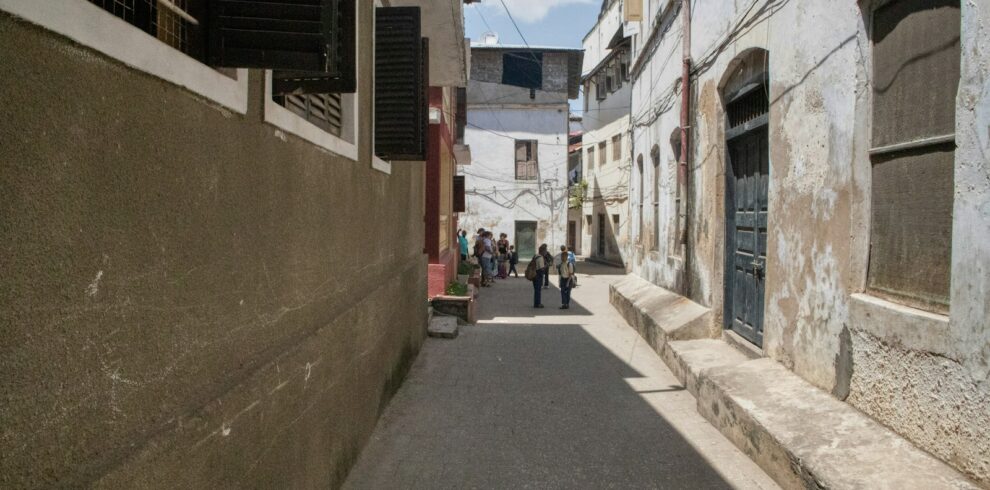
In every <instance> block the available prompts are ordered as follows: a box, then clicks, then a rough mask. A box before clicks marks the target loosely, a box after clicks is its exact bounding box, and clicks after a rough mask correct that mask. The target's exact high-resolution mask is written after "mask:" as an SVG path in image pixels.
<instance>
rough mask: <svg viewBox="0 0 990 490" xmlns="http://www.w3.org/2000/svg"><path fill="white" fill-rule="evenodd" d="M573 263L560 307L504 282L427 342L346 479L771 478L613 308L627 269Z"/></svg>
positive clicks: (370, 482)
mask: <svg viewBox="0 0 990 490" xmlns="http://www.w3.org/2000/svg"><path fill="white" fill-rule="evenodd" d="M578 270H579V271H580V272H579V284H580V287H578V288H576V289H574V290H573V297H572V303H571V309H569V310H559V309H557V306H558V305H559V303H560V294H559V290H558V289H557V288H556V287H551V289H548V290H544V298H543V303H544V304H545V305H546V307H547V308H546V309H544V310H535V309H533V308H532V307H531V303H532V286H531V284H530V283H529V282H528V281H526V280H525V279H523V278H521V277H520V278H518V279H516V278H510V279H505V280H502V281H500V282H498V283H497V284H496V285H495V286H494V287H492V288H486V289H485V290H484V291H483V293H482V294H483V295H484V301H481V302H480V309H479V312H478V323H477V324H476V325H469V326H462V327H461V330H460V335H459V336H458V337H457V338H455V339H449V340H448V339H433V338H431V339H428V340H427V341H426V344H425V345H424V346H423V350H422V351H421V352H420V355H419V357H418V358H417V359H416V362H415V363H414V364H413V367H412V369H411V371H410V373H409V375H408V377H407V378H406V381H405V382H404V384H403V386H402V388H400V389H399V391H398V392H397V393H396V395H395V397H394V398H393V399H392V401H391V402H390V404H389V406H388V408H387V409H386V410H385V412H384V413H383V415H382V418H381V420H380V421H379V423H378V426H377V428H376V429H375V432H374V435H373V436H372V438H371V441H370V442H369V443H368V445H367V446H366V447H365V449H364V450H363V451H362V454H361V457H360V459H359V460H358V462H357V464H356V466H355V467H354V469H353V470H352V472H351V474H350V476H349V477H348V480H347V482H346V484H345V488H349V489H352V490H357V489H380V488H424V489H426V488H707V489H715V488H741V489H761V488H762V489H768V488H778V487H777V485H776V484H775V483H774V482H773V480H772V479H770V477H768V476H767V475H766V474H764V473H763V472H762V471H761V470H760V469H759V468H758V467H757V466H756V464H755V463H753V462H752V461H751V460H750V459H749V458H748V457H746V456H745V455H744V454H743V453H742V452H740V451H739V450H738V449H736V447H735V446H733V445H732V443H730V442H729V441H728V440H727V439H725V438H724V437H723V436H722V435H721V434H720V433H719V432H718V430H716V429H715V428H714V427H713V426H712V425H711V424H709V423H708V422H706V421H705V420H704V419H703V418H702V417H701V415H699V414H698V412H697V411H696V410H695V400H694V397H692V396H691V395H690V394H689V393H688V392H687V391H685V390H684V388H683V386H681V384H680V383H679V382H678V381H677V379H676V378H675V377H674V376H673V375H672V374H671V372H670V370H668V369H667V367H666V366H665V365H664V364H663V362H662V361H661V360H660V358H659V357H658V356H657V354H656V353H655V352H654V351H653V350H652V349H651V348H650V346H649V345H647V344H646V343H645V342H644V341H643V339H642V338H640V337H639V335H638V334H637V333H636V332H635V331H634V330H633V329H632V328H630V327H629V326H628V325H627V324H626V322H625V321H624V320H623V319H622V318H621V317H620V316H619V315H618V313H616V311H615V309H614V308H612V306H611V305H609V302H608V285H609V284H610V283H612V282H614V281H616V280H617V279H620V278H621V277H623V276H624V274H623V271H622V269H618V268H614V267H609V266H604V265H597V264H593V263H580V264H579V265H578ZM553 279H555V277H554V278H553ZM551 282H553V281H552V280H551Z"/></svg>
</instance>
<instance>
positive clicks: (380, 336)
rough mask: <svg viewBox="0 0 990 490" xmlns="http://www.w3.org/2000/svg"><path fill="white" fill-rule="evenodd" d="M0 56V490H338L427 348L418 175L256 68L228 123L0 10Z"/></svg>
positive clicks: (157, 83)
mask: <svg viewBox="0 0 990 490" xmlns="http://www.w3.org/2000/svg"><path fill="white" fill-rule="evenodd" d="M371 8H372V5H371V3H370V2H367V3H365V2H362V3H361V14H360V18H364V19H370V18H371V16H370V9H371ZM108 17H109V15H108ZM362 25H363V27H364V28H362V29H361V31H360V32H361V34H360V36H361V37H360V39H359V40H360V42H359V45H360V46H372V45H373V44H372V43H371V37H370V36H371V32H370V31H371V30H370V29H368V28H367V27H370V24H368V23H365V24H362ZM0 59H2V60H3V66H4V72H5V77H4V81H3V83H2V84H0V97H2V98H3V99H4V100H6V101H8V102H5V103H4V109H3V111H2V112H3V119H2V121H0V141H3V144H2V145H0V167H2V169H0V242H2V243H3V244H4V245H3V251H2V253H0V270H3V275H4V280H3V286H0V320H2V321H0V329H2V335H0V371H2V372H3V373H4V374H3V377H2V381H0V392H2V394H3V400H4V401H3V403H2V404H0V420H2V421H3V423H2V424H0V427H2V428H0V434H2V435H0V454H3V457H2V458H0V482H2V483H0V485H2V486H6V487H51V486H66V487H75V486H96V487H115V488H121V487H130V488H133V487H161V486H169V487H190V488H202V487H211V486H214V487H230V486H240V487H296V488H311V487H333V486H337V485H339V484H340V483H341V482H342V481H343V478H344V477H345V475H346V474H347V471H348V469H349V468H350V466H351V464H352V463H353V461H354V459H355V458H356V456H357V454H358V451H359V450H360V448H361V447H362V445H363V444H364V442H365V441H366V440H367V438H368V437H369V436H370V434H371V431H372V430H373V428H374V425H375V422H376V419H377V416H378V414H379V413H380V411H381V410H382V408H383V407H384V406H385V403H386V402H387V401H388V399H389V397H390V396H391V394H392V393H393V391H394V390H395V389H396V388H397V387H398V383H399V382H400V381H401V379H402V377H403V374H404V372H405V369H406V368H407V367H408V366H409V364H410V363H411V362H412V360H413V359H414V357H415V355H416V353H417V351H418V350H419V347H420V345H421V343H422V341H423V338H424V337H425V323H426V308H425V307H424V304H423V298H424V297H425V295H426V275H427V274H426V258H425V256H424V255H423V254H422V247H421V246H420V245H419V244H422V243H423V225H422V223H423V221H422V213H423V188H424V186H423V184H424V182H423V164H422V163H421V162H420V163H400V162H393V164H392V170H391V174H385V173H383V172H379V171H377V170H373V169H372V168H371V162H370V159H371V148H370V146H369V145H368V144H367V142H368V141H370V140H371V138H370V134H371V133H370V131H371V122H370V120H369V119H367V118H365V119H363V120H362V123H361V126H360V128H359V129H360V141H362V142H363V143H362V144H361V145H360V147H359V155H360V158H359V159H358V160H357V161H354V160H350V159H346V158H342V157H340V156H338V155H335V154H333V153H330V152H328V151H326V150H324V149H321V148H319V147H317V146H315V145H313V144H310V143H308V142H306V141H303V140H302V139H299V138H297V137H296V136H294V135H292V134H287V133H285V132H283V131H280V130H278V129H276V128H275V127H273V126H270V125H268V124H266V123H264V122H263V120H262V112H261V110H262V109H261V108H262V102H263V97H264V96H263V95H262V82H263V77H262V74H261V72H251V73H250V93H249V97H250V98H249V105H248V113H247V114H246V115H241V114H236V113H232V112H230V111H228V110H226V109H223V108H220V107H218V106H215V105H214V104H212V103H210V102H207V101H205V100H203V99H202V98H200V97H198V96H196V95H194V94H193V93H191V92H189V91H187V90H185V89H183V88H180V87H177V86H174V85H171V84H169V83H166V82H164V81H162V80H159V79H156V78H153V77H151V76H149V75H146V74H144V73H141V72H138V71H136V70H134V69H132V68H129V67H127V66H124V65H122V64H120V63H118V62H116V61H114V60H111V59H109V58H107V57H105V56H103V55H101V54H98V53H96V52H94V51H91V50H89V49H87V48H85V47H82V46H79V45H76V44H74V43H72V42H70V41H68V40H66V39H64V38H61V37H59V36H57V35H54V34H53V33H51V32H50V31H46V30H44V29H42V28H39V27H36V26H33V25H29V24H27V23H24V22H21V21H18V20H15V19H14V18H12V17H10V16H8V15H6V14H0ZM359 61H360V65H359V66H360V67H362V68H361V72H360V75H359V78H360V79H361V80H370V67H371V65H372V63H371V51H370V49H366V48H362V49H361V50H360V52H359ZM360 86H361V87H362V88H363V89H364V90H363V91H362V93H361V96H360V101H359V105H360V107H361V108H363V110H362V112H365V113H366V112H367V109H369V108H370V107H371V93H370V92H371V91H370V90H368V88H370V87H369V85H368V84H367V82H362V84H361V85H360ZM12 101H17V102H16V103H12ZM397 243H399V244H405V245H406V246H396V244H397ZM409 245H411V246H409Z"/></svg>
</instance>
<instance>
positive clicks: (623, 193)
mask: <svg viewBox="0 0 990 490" xmlns="http://www.w3.org/2000/svg"><path fill="white" fill-rule="evenodd" d="M624 90H625V89H624ZM618 94H619V92H616V93H615V94H612V95H618ZM627 95H628V92H627ZM627 100H628V99H627ZM626 110H628V109H626ZM591 127H593V128H596V129H592V130H588V131H585V133H584V135H582V146H583V148H582V151H583V152H584V166H585V170H584V180H585V181H587V182H588V195H587V199H586V200H585V202H584V205H583V206H582V208H583V209H582V212H583V213H584V215H585V216H588V215H590V216H591V217H592V223H591V226H590V227H585V230H584V240H585V243H586V244H588V246H587V247H586V250H585V253H586V254H587V255H588V256H593V257H597V258H600V259H604V260H608V261H610V262H614V263H618V264H623V263H625V257H624V252H625V251H626V250H627V249H628V245H629V243H628V242H629V231H630V229H631V228H632V227H633V226H635V224H634V223H633V222H632V220H630V214H629V209H630V205H631V204H630V200H629V189H630V184H631V180H630V178H631V175H633V174H634V173H635V169H633V167H634V165H633V163H632V161H631V160H630V156H629V155H630V150H631V145H630V136H629V118H628V117H622V118H616V119H614V120H612V121H610V122H608V123H607V124H602V123H601V122H598V123H593V124H592V126H591ZM616 135H620V136H621V137H622V139H621V145H622V146H621V150H620V153H619V154H620V159H619V160H618V161H616V160H614V159H613V158H612V157H613V156H614V153H613V149H612V148H613V147H612V138H613V137H614V136H616ZM602 142H604V143H605V163H604V164H603V165H599V163H598V162H599V158H600V155H599V153H600V147H599V146H598V145H599V143H602ZM592 147H594V148H595V154H594V155H595V160H594V162H592V161H590V160H589V159H588V153H587V150H588V148H592ZM602 214H604V215H605V223H606V224H605V253H604V255H602V254H599V253H598V234H599V225H598V220H599V218H600V215H602ZM614 215H618V216H619V226H618V227H616V226H615V223H614V218H613V216H614Z"/></svg>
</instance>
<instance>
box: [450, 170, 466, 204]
mask: <svg viewBox="0 0 990 490" xmlns="http://www.w3.org/2000/svg"><path fill="white" fill-rule="evenodd" d="M466 210H467V207H466V206H465V205H464V176H463V175H455V176H454V209H453V211H454V212H455V213H463V212H464V211H466Z"/></svg>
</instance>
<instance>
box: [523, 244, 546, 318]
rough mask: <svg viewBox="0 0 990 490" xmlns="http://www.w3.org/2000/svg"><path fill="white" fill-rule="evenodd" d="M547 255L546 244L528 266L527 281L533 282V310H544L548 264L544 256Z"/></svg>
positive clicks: (541, 246)
mask: <svg viewBox="0 0 990 490" xmlns="http://www.w3.org/2000/svg"><path fill="white" fill-rule="evenodd" d="M546 253H547V246H546V244H543V245H540V250H539V251H538V252H537V253H536V255H534V256H533V258H532V259H530V261H529V265H528V266H526V279H529V280H530V281H532V282H533V308H543V298H542V296H543V288H542V286H543V279H544V277H546V270H547V263H546V259H544V256H545V255H546Z"/></svg>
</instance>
